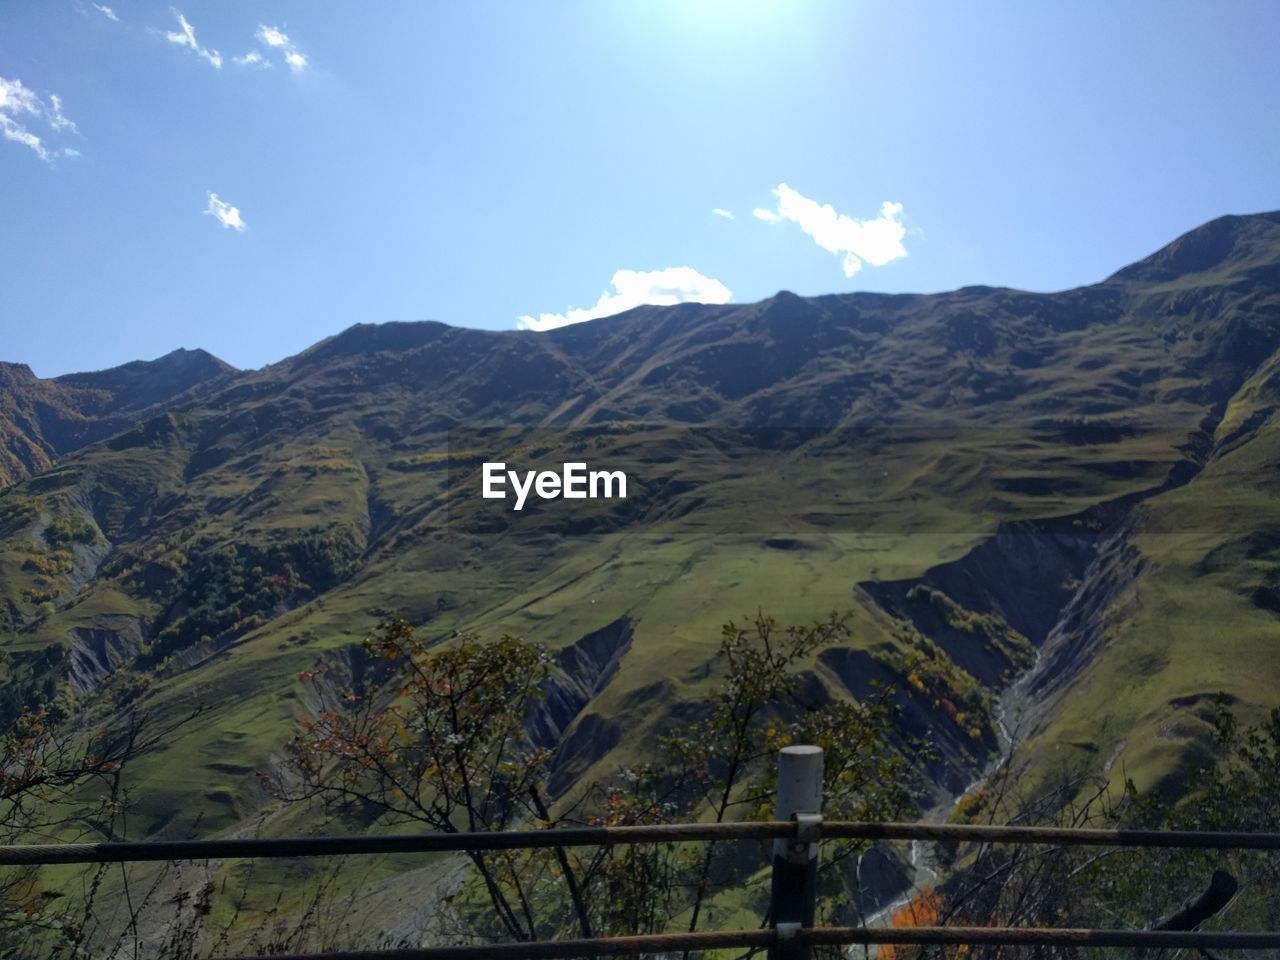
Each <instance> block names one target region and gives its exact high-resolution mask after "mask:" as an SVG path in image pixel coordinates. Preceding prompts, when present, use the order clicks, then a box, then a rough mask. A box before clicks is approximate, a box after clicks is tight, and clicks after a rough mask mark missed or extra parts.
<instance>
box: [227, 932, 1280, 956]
mask: <svg viewBox="0 0 1280 960" xmlns="http://www.w3.org/2000/svg"><path fill="white" fill-rule="evenodd" d="M798 937H799V939H800V940H801V941H802V942H804V943H806V944H807V945H809V946H819V945H825V946H837V945H840V946H843V945H849V944H864V943H865V944H872V943H895V944H955V945H963V944H969V945H975V946H976V945H999V946H1073V947H1160V948H1164V949H1171V948H1180V947H1185V948H1199V949H1209V948H1217V949H1226V950H1266V949H1274V948H1276V947H1280V933H1234V932H1233V933H1193V932H1183V931H1158V930H1087V929H1049V928H1043V927H1014V928H1010V927H893V928H889V927H818V928H812V929H805V930H801V931H800V932H799V934H798ZM776 938H777V931H776V930H727V931H720V932H704V933H673V934H653V935H649V936H639V937H608V938H602V939H592V940H546V941H541V942H534V943H491V944H482V945H478V946H465V947H422V948H418V949H407V950H405V949H402V950H348V951H338V952H335V953H296V954H286V955H279V956H276V957H275V960H479V958H481V957H492V958H495V960H503V958H512V960H515V958H548V960H551V958H569V957H581V956H585V955H586V954H589V953H594V954H596V955H598V956H614V957H617V956H628V955H634V954H638V953H660V952H664V951H676V950H686V949H687V950H714V949H721V948H727V947H769V946H772V945H773V944H774V943H775V942H776ZM229 960H250V958H248V957H236V958H229Z"/></svg>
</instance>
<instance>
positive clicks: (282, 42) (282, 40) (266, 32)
mask: <svg viewBox="0 0 1280 960" xmlns="http://www.w3.org/2000/svg"><path fill="white" fill-rule="evenodd" d="M258 39H259V40H261V41H262V42H263V43H265V44H266V45H267V46H268V47H287V46H289V38H288V37H287V36H285V35H284V33H283V32H281V30H280V28H279V27H268V26H266V25H264V24H261V23H260V24H258Z"/></svg>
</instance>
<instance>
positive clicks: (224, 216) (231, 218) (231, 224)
mask: <svg viewBox="0 0 1280 960" xmlns="http://www.w3.org/2000/svg"><path fill="white" fill-rule="evenodd" d="M204 212H205V213H207V214H208V215H209V216H211V217H216V218H217V220H218V222H219V223H220V224H222V225H223V226H224V227H226V228H228V229H230V230H235V231H236V232H237V233H243V232H244V230H245V228H246V227H247V226H248V224H247V223H245V222H244V217H242V216H240V208H239V207H233V206H232V205H231V204H229V203H227V202H226V201H225V200H220V199H218V195H217V194H216V193H214V192H213V191H210V192H209V203H208V204H207V205H206V206H205V208H204Z"/></svg>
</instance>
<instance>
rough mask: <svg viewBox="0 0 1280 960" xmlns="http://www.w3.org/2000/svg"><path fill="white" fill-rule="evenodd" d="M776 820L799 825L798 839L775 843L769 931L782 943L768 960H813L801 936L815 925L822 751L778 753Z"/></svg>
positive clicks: (796, 749) (772, 949)
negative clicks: (801, 932) (773, 932)
mask: <svg viewBox="0 0 1280 960" xmlns="http://www.w3.org/2000/svg"><path fill="white" fill-rule="evenodd" d="M777 818H778V819H779V820H794V821H796V830H797V834H796V837H795V838H794V839H791V840H775V841H774V842H773V878H772V883H771V885H770V890H769V926H771V927H773V928H774V929H776V930H777V931H778V942H777V943H776V944H775V945H774V946H772V947H770V948H769V960H809V956H810V953H811V951H810V950H809V948H807V947H805V946H803V945H802V944H801V943H800V941H799V939H798V937H797V933H798V931H799V930H801V929H804V928H807V927H812V926H813V924H814V914H815V909H816V903H817V893H818V891H817V881H818V843H817V840H818V836H819V831H820V829H821V824H822V748H821V747H808V746H796V747H783V748H782V752H781V753H779V754H778V816H777Z"/></svg>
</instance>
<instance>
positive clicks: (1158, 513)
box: [0, 214, 1280, 837]
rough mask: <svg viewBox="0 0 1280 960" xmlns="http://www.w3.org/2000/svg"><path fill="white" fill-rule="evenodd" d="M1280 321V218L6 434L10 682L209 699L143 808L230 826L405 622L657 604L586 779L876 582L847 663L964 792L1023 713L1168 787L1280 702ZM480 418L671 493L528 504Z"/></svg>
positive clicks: (148, 817)
mask: <svg viewBox="0 0 1280 960" xmlns="http://www.w3.org/2000/svg"><path fill="white" fill-rule="evenodd" d="M1278 349H1280V214H1266V215H1259V216H1255V217H1230V218H1223V219H1221V220H1217V221H1214V222H1213V223H1210V224H1208V225H1206V226H1204V227H1202V228H1200V229H1198V230H1196V231H1193V232H1192V233H1190V234H1188V235H1187V236H1185V237H1183V238H1181V239H1179V240H1178V241H1176V242H1175V243H1174V244H1172V245H1171V246H1170V247H1168V248H1166V249H1165V250H1163V251H1160V252H1158V253H1156V254H1155V255H1153V256H1152V257H1150V258H1148V259H1147V260H1144V261H1142V262H1141V263H1139V264H1135V265H1133V266H1131V267H1129V268H1126V269H1124V270H1122V271H1120V272H1119V273H1117V274H1115V275H1114V276H1113V277H1111V278H1110V279H1108V280H1106V281H1104V282H1102V283H1100V284H1097V285H1095V286H1092V287H1087V288H1082V289H1079V290H1072V291H1066V292H1063V293H1057V294H1030V293H1023V292H1019V291H1013V290H1004V289H992V288H985V287H983V288H965V289H962V290H959V291H955V292H953V293H946V294H938V295H931V296H885V295H875V294H849V295H840V296H828V297H816V298H802V297H798V296H795V295H793V294H789V293H780V294H778V295H777V296H775V297H773V298H771V299H770V300H767V301H764V302H762V303H758V304H742V305H739V304H730V305H724V306H703V305H694V304H686V305H682V306H677V307H669V308H656V307H645V308H640V309H637V310H633V311H630V312H628V313H626V314H623V315H620V316H617V317H613V318H609V319H606V320H599V321H595V322H592V323H589V324H582V325H580V326H575V327H569V328H564V329H561V330H557V331H553V332H550V333H540V334H539V333H527V332H507V333H495V332H481V331H475V330H464V329H456V328H450V327H447V326H444V325H441V324H436V323H421V324H389V325H384V326H369V325H360V326H356V327H353V328H351V329H350V330H348V331H346V332H345V333H342V334H340V335H339V336H336V337H333V338H330V339H329V340H326V341H323V342H322V343H320V344H317V345H316V346H315V347H313V348H311V349H310V350H308V351H306V352H305V353H302V354H300V355H298V356H296V357H293V358H290V359H287V360H284V361H282V362H281V363H278V364H275V365H273V366H271V367H268V368H265V369H263V370H260V371H256V372H250V373H241V374H237V375H235V376H230V375H227V379H225V381H221V380H220V381H217V382H218V385H217V387H216V389H210V391H209V392H208V393H207V395H201V396H198V397H196V396H195V395H194V394H182V395H181V396H183V397H185V398H186V400H185V402H183V403H181V404H176V403H172V402H170V400H166V401H164V403H165V409H164V410H163V412H158V413H157V414H156V415H153V416H140V418H139V419H138V420H137V422H136V424H133V425H130V426H129V427H128V428H127V429H124V430H123V431H122V432H118V433H114V435H111V436H109V437H103V438H102V439H99V440H98V442H95V443H92V444H89V445H87V446H84V447H83V449H79V450H78V452H74V453H71V454H69V455H66V456H62V457H60V458H58V457H57V454H58V453H59V452H60V451H62V450H64V449H67V448H63V447H59V446H57V445H56V444H51V443H49V442H45V443H44V444H43V445H42V443H41V441H40V438H39V436H37V435H35V434H33V433H32V432H31V431H27V432H26V433H24V434H23V436H25V437H27V440H25V441H24V440H21V439H19V440H13V439H10V440H8V441H7V446H8V449H9V450H10V451H11V452H13V451H16V450H17V451H20V450H27V453H26V454H20V453H19V454H15V455H16V456H17V457H18V459H19V460H20V461H21V462H22V463H23V464H24V467H23V468H22V469H23V470H25V471H28V472H31V473H33V474H34V475H33V476H31V477H29V478H28V479H26V480H23V481H22V482H19V483H16V484H15V485H13V486H11V487H10V488H8V489H7V490H5V491H4V492H3V493H0V645H2V647H3V653H4V657H3V661H2V668H3V670H4V671H5V675H6V678H7V681H8V682H7V683H6V685H5V691H6V694H5V696H6V699H7V703H6V708H7V709H9V710H12V709H14V708H15V707H16V706H17V705H18V704H19V703H20V702H21V701H22V700H24V699H29V698H30V697H32V696H35V695H37V694H44V695H46V696H47V695H57V696H60V697H62V698H63V699H64V701H66V702H74V700H75V698H76V697H78V696H81V695H83V694H84V693H86V692H88V691H91V690H105V691H107V692H108V693H109V694H110V695H112V696H114V697H115V698H116V699H117V702H119V703H121V704H123V703H126V702H129V701H131V700H141V701H142V702H145V703H147V704H148V705H149V706H150V707H152V708H153V709H155V710H157V711H158V712H160V713H161V714H175V715H176V714H177V713H179V712H181V711H183V710H186V709H188V708H189V707H190V706H191V705H192V704H195V703H201V704H204V705H205V706H206V709H207V712H206V714H205V717H204V719H203V720H202V722H201V723H200V724H199V725H198V728H196V729H194V730H192V731H191V732H189V733H187V734H186V735H185V736H184V738H183V739H182V741H181V743H180V744H175V745H174V746H173V747H172V748H171V749H169V750H165V751H161V752H157V753H155V754H152V755H151V756H149V757H148V758H146V760H145V763H144V766H143V769H142V770H141V775H142V777H143V783H142V787H141V789H140V790H139V791H138V807H137V809H136V811H135V812H134V813H133V814H132V815H131V818H130V821H129V822H130V828H131V831H132V832H133V833H135V835H136V836H137V837H147V836H179V835H186V834H187V833H188V832H190V830H191V829H192V825H193V824H194V823H196V822H197V821H198V822H199V827H198V830H199V832H200V833H201V834H204V835H213V834H216V833H219V832H222V831H228V830H234V829H241V828H243V827H244V825H245V824H246V823H248V822H250V821H251V820H252V819H253V818H255V817H257V816H259V815H270V814H271V807H270V804H269V802H268V801H267V800H266V798H265V797H264V795H263V793H262V791H261V789H260V787H259V785H258V781H257V778H256V777H255V771H257V770H259V769H263V768H268V767H270V766H271V764H272V763H273V758H274V757H275V756H277V755H278V751H279V749H280V746H281V744H282V743H283V741H284V740H286V739H287V737H288V736H289V735H290V733H291V732H292V731H293V730H294V728H295V726H296V722H297V720H298V718H299V717H300V716H301V715H304V714H305V712H306V710H307V709H308V708H307V704H306V702H305V700H304V699H303V698H301V695H300V687H299V685H298V683H297V677H298V675H299V673H300V672H301V671H303V670H306V669H310V668H312V667H314V666H315V665H316V664H317V663H322V662H329V663H336V664H338V665H340V666H342V665H346V666H347V668H351V666H352V664H353V663H354V662H355V660H356V659H358V657H359V656H360V654H359V652H358V650H357V646H358V643H359V641H360V639H361V638H362V637H363V636H364V635H365V633H366V632H367V631H368V630H369V629H370V628H371V627H372V626H373V625H374V624H375V623H377V622H378V620H379V619H380V618H382V617H384V616H386V615H387V614H388V613H391V612H394V611H399V612H402V613H404V615H405V616H407V617H408V618H409V619H410V620H412V621H413V622H415V623H416V624H419V625H421V629H422V630H423V631H425V633H426V634H427V635H428V636H431V637H434V638H440V639H443V638H446V637H447V636H449V634H450V633H451V632H452V631H453V630H455V629H458V628H470V629H475V630H478V631H480V632H481V633H482V634H485V635H488V636H497V635H499V634H501V633H504V632H510V633H517V634H523V635H525V636H527V637H529V638H531V639H535V640H539V641H543V642H545V643H546V644H547V645H548V646H550V647H551V648H553V649H560V648H565V647H567V646H569V645H571V644H574V643H577V642H578V641H580V640H581V639H582V638H583V637H585V636H587V635H589V634H593V633H594V632H596V631H601V630H605V629H606V628H611V629H613V630H614V631H615V632H617V633H618V635H619V636H621V635H622V633H621V628H620V627H619V624H626V625H627V628H628V630H633V631H634V634H633V636H632V635H631V634H628V636H629V637H630V646H629V648H627V651H626V653H625V656H624V657H623V660H622V665H621V668H620V669H619V670H618V672H617V673H616V674H615V675H614V676H613V679H612V680H611V681H610V682H608V684H607V685H606V686H605V687H604V688H603V689H602V690H600V691H599V692H598V694H596V695H595V697H594V699H592V700H591V701H590V702H589V703H587V704H585V705H584V706H582V707H581V709H580V710H579V711H578V712H577V713H576V714H574V715H570V716H567V717H564V718H562V719H563V720H564V725H565V727H566V730H565V734H564V740H563V746H562V756H561V760H560V764H561V766H560V768H559V770H560V775H559V779H558V780H557V785H558V787H559V788H560V789H566V790H567V789H570V788H571V786H572V784H573V782H574V780H575V778H578V777H581V776H585V775H588V774H589V773H590V772H592V771H596V772H603V771H607V770H609V769H612V768H614V767H616V766H617V765H618V764H620V763H625V762H628V761H629V760H633V759H635V758H637V757H639V756H642V755H644V754H645V753H646V752H647V751H649V750H650V749H651V747H652V737H653V735H654V732H655V730H657V729H660V728H661V727H662V726H663V724H664V723H666V722H668V718H669V717H670V715H671V712H672V711H673V710H674V709H675V708H676V707H677V706H678V705H679V704H680V703H681V702H682V701H684V700H687V699H689V698H692V697H695V696H697V695H698V694H699V693H700V692H701V691H703V690H704V689H706V686H707V684H708V683H709V682H710V680H711V679H712V678H711V676H710V673H709V670H708V666H707V665H708V661H709V658H710V656H711V654H712V653H713V651H714V649H715V644H716V641H717V639H718V627H719V625H720V624H721V623H723V622H724V621H725V620H727V619H730V618H734V617H740V616H742V615H744V614H749V613H752V612H754V611H755V610H756V609H757V608H764V609H765V610H767V611H769V612H770V613H772V614H773V615H774V616H776V617H778V618H780V619H784V620H803V619H808V618H811V617H813V616H815V615H820V614H822V613H824V612H826V611H828V610H830V609H832V608H841V609H845V608H848V609H851V610H852V612H853V623H854V632H855V636H856V638H857V647H856V649H849V650H831V651H825V652H823V653H821V654H819V655H818V656H817V657H816V658H815V660H814V662H813V665H812V669H813V671H814V673H815V675H816V676H817V677H818V678H819V679H821V680H822V681H823V682H824V683H826V684H827V685H828V686H830V687H831V688H832V689H847V690H849V691H850V692H852V693H853V694H854V695H859V694H861V693H862V692H864V691H865V688H866V683H867V682H868V680H869V679H871V678H875V677H883V678H886V679H889V680H896V681H897V682H899V684H900V686H901V688H902V691H903V692H902V697H903V702H904V703H905V704H906V706H907V707H908V708H909V709H908V711H907V716H908V718H909V722H910V723H912V724H914V725H915V726H916V727H918V728H919V729H921V730H925V729H927V730H929V731H930V732H932V733H933V734H934V735H935V736H936V737H937V738H938V739H939V741H940V743H941V744H942V745H943V747H944V757H943V758H942V760H941V761H940V762H939V763H938V764H937V765H936V766H935V768H933V769H932V770H931V774H932V776H933V778H934V781H935V785H936V789H937V790H938V792H939V793H940V794H943V793H954V792H956V791H958V790H960V789H962V788H963V786H964V784H965V783H967V782H968V781H969V780H970V779H972V777H973V775H974V774H975V773H976V772H977V771H978V770H979V769H981V767H982V765H983V763H984V762H986V760H987V759H988V758H989V757H990V756H991V755H992V754H993V753H994V752H995V751H996V750H998V749H999V748H1000V737H999V731H998V719H999V718H1000V717H1003V718H1004V719H1005V720H1006V721H1007V722H1008V724H1009V725H1010V726H1014V727H1017V729H1018V731H1019V733H1020V734H1021V736H1022V737H1023V738H1024V739H1025V744H1024V747H1023V749H1024V750H1025V751H1026V753H1027V756H1028V757H1029V758H1030V759H1032V760H1033V761H1035V762H1037V763H1038V764H1039V765H1040V766H1039V769H1048V768H1049V767H1050V766H1054V765H1057V764H1059V763H1061V762H1062V761H1063V760H1064V759H1069V760H1071V761H1072V762H1075V761H1081V760H1083V761H1085V762H1087V763H1090V764H1093V765H1095V766H1097V767H1098V768H1100V769H1107V770H1110V771H1112V772H1113V773H1114V774H1115V775H1117V776H1118V775H1119V774H1120V773H1121V772H1122V771H1123V773H1124V774H1126V775H1128V776H1131V777H1134V778H1136V779H1137V781H1138V782H1139V784H1140V785H1142V786H1144V787H1145V786H1153V785H1160V784H1168V783H1172V782H1173V781H1172V780H1171V778H1173V777H1174V776H1175V775H1176V773H1177V771H1178V770H1179V769H1180V766H1181V762H1182V760H1183V759H1184V758H1185V757H1186V756H1188V755H1190V754H1193V753H1194V752H1195V751H1197V750H1200V749H1202V748H1203V744H1204V742H1205V737H1206V734H1207V729H1208V728H1207V726H1206V722H1205V715H1206V714H1205V710H1206V703H1207V698H1208V697H1209V696H1211V695H1212V694H1213V693H1215V692H1217V691H1219V690H1225V691H1227V692H1228V693H1229V694H1230V695H1231V696H1232V697H1234V698H1235V699H1236V700H1237V701H1238V702H1239V703H1240V704H1241V705H1242V706H1243V707H1244V708H1246V712H1247V711H1248V710H1250V709H1255V708H1261V707H1263V706H1270V705H1274V703H1275V702H1276V699H1277V696H1278V695H1280V657H1277V656H1276V655H1275V650H1276V649H1277V644H1278V643H1280V619H1278V615H1280V507H1277V506H1276V504H1277V502H1278V500H1277V497H1276V496H1275V493H1276V490H1275V486H1276V481H1275V479H1274V477H1275V476H1276V471H1275V464H1276V462H1277V457H1278V456H1280V432H1278V431H1280V427H1278V426H1277V422H1276V420H1275V417H1274V414H1275V411H1276V405H1277V397H1278V395H1280V353H1278V352H1277V351H1278ZM219 376H222V374H219ZM64 379H65V380H66V386H67V387H68V388H70V387H75V388H77V389H80V388H85V389H88V381H85V380H84V379H83V378H80V379H77V378H64ZM94 389H98V388H97V387H95V388H94ZM104 389H105V388H104ZM130 391H131V388H129V387H128V386H127V385H125V386H122V387H120V388H119V390H118V392H117V394H116V395H115V396H116V397H117V400H116V401H115V402H116V403H117V407H113V408H111V409H113V410H123V408H122V407H119V403H120V402H122V401H121V399H120V398H124V397H127V396H129V395H130ZM176 396H179V394H178V393H174V394H171V395H170V398H171V399H172V397H176ZM27 402H28V401H26V400H24V399H23V397H22V395H20V394H19V392H18V391H17V388H15V387H14V386H12V384H11V383H10V382H9V381H6V382H5V384H2V385H0V404H4V403H7V404H8V405H9V408H14V409H16V408H18V407H20V406H21V405H22V404H23V403H27ZM0 409H6V408H0ZM24 409H25V408H24ZM104 409H105V408H104ZM130 409H131V410H134V412H137V411H136V410H135V409H134V408H130ZM60 416H61V414H60ZM67 416H70V415H69V414H68V415H67ZM64 419H65V418H64ZM10 420H11V421H12V422H17V421H16V420H14V419H13V418H12V417H11V418H10ZM59 422H62V421H59ZM102 422H107V421H102ZM111 422H113V423H114V422H117V421H111ZM480 426H496V427H518V428H520V429H521V431H527V432H520V433H517V434H516V435H515V436H514V438H511V437H508V438H507V439H505V440H503V443H505V444H506V446H505V447H504V448H503V449H505V450H506V451H507V452H509V453H510V454H512V456H513V457H521V458H526V459H527V460H529V461H530V462H532V461H533V460H534V459H536V458H537V457H538V456H542V457H544V458H546V459H550V460H558V459H564V457H563V456H562V454H563V453H564V452H565V451H579V452H582V454H583V455H584V456H588V455H589V459H590V460H591V462H593V463H596V462H598V463H600V464H611V463H613V464H618V463H625V464H627V469H628V472H629V473H630V474H631V476H632V477H633V478H634V482H635V484H636V490H637V491H638V492H637V495H636V496H634V497H632V498H629V499H628V501H626V502H619V503H612V504H606V505H603V506H597V507H594V508H593V509H592V510H591V511H587V512H585V513H582V512H572V511H568V510H566V509H565V504H564V503H563V502H562V503H558V504H549V505H546V506H545V507H544V508H542V509H532V510H530V512H529V514H528V515H527V516H520V517H517V516H516V515H514V514H504V513H502V512H500V511H498V510H497V509H496V508H495V506H494V504H493V503H492V502H486V501H480V500H478V499H477V498H476V496H475V489H476V483H477V478H476V467H477V462H478V460H479V459H480V458H481V457H482V456H483V457H488V456H489V455H490V451H488V450H485V449H483V448H482V446H481V445H482V444H483V443H484V442H485V441H484V440H483V438H482V437H481V435H480V434H478V433H477V432H476V429H475V428H477V427H480ZM748 428H750V429H748ZM7 429H10V430H12V428H7ZM752 430H755V431H756V432H751V431H752ZM744 431H746V432H744ZM12 436H13V434H12V433H11V434H10V437H12ZM43 436H45V438H46V441H47V439H48V431H47V429H46V433H45V434H44V435H43ZM83 436H84V437H85V438H86V439H87V438H88V437H89V434H88V433H85V434H83ZM33 438H34V439H33ZM24 444H26V446H24ZM37 448H38V449H39V450H42V451H44V453H43V459H41V458H40V457H39V456H37V455H36V454H35V453H33V452H31V451H32V450H35V449H37ZM24 457H25V459H24ZM12 470H13V468H11V471H12ZM18 475H20V473H19V474H18ZM584 518H585V519H584ZM953 699H954V700H956V701H957V702H959V701H961V700H963V701H964V702H967V703H970V704H972V705H973V709H971V710H969V711H968V715H966V716H961V717H959V718H957V716H956V715H955V712H954V711H948V710H945V709H943V708H942V706H941V703H942V701H944V700H953ZM289 826H290V823H289V821H288V820H287V819H285V820H277V821H274V822H273V824H272V826H271V827H270V829H277V830H283V829H287V828H288V827H289Z"/></svg>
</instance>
